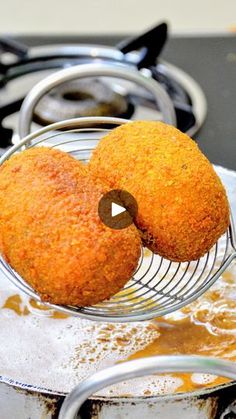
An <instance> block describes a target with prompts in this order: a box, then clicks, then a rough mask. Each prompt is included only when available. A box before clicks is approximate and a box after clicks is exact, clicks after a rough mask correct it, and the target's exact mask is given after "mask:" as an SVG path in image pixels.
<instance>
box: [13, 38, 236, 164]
mask: <svg viewBox="0 0 236 419" xmlns="http://www.w3.org/2000/svg"><path fill="white" fill-rule="evenodd" d="M124 38H125V37H122V38H121V37H118V36H109V37H108V36H103V37H99V36H98V37H94V36H92V37H88V36H87V37H82V36H81V37H80V36H73V37H71V36H46V37H45V36H31V37H29V36H21V37H18V38H16V37H15V39H18V40H20V41H22V42H24V43H25V44H26V45H28V46H36V45H45V44H54V43H90V44H104V45H116V44H117V43H118V42H119V41H121V39H124ZM162 58H163V59H165V60H167V61H169V62H170V63H172V64H174V65H177V66H179V67H181V68H182V69H183V70H185V71H186V72H188V73H189V74H190V75H191V76H192V77H193V78H194V79H195V80H196V81H197V82H198V83H199V84H200V85H201V87H202V88H203V90H204V92H205V95H206V98H207V102H208V114H207V119H206V121H205V123H204V125H203V127H202V128H201V130H200V131H199V133H198V134H197V135H195V138H196V139H197V141H198V143H199V145H200V147H201V149H202V150H203V152H204V153H205V154H206V155H207V156H208V158H209V159H210V160H211V161H212V162H213V163H215V164H219V165H222V166H225V167H227V168H230V169H234V170H236V114H235V108H236V36H234V35H229V36H221V37H218V36H206V37H205V36H204V37H186V36H185V37H170V39H169V40H168V42H167V44H166V46H165V48H164V51H163V53H162Z"/></svg>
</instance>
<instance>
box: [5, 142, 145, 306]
mask: <svg viewBox="0 0 236 419" xmlns="http://www.w3.org/2000/svg"><path fill="white" fill-rule="evenodd" d="M107 190H109V188H107V187H106V186H104V184H102V183H101V181H98V180H96V179H94V178H93V177H92V176H91V175H89V173H88V171H87V168H86V166H85V165H82V163H80V162H78V161H77V160H75V159H74V158H73V157H71V156H69V155H68V154H66V153H64V152H62V151H57V150H55V149H49V148H46V147H37V148H32V149H29V150H26V151H23V152H21V153H19V154H17V155H15V156H13V157H11V158H10V159H9V160H8V161H6V162H5V163H4V164H3V165H2V166H1V167H0V243H1V244H0V248H1V252H2V254H3V256H4V258H5V259H6V261H7V262H8V263H9V264H10V265H11V266H12V267H13V268H14V269H15V270H16V271H17V272H18V273H19V274H20V275H21V276H22V277H23V278H24V279H25V280H26V281H27V282H28V283H29V284H30V285H31V286H32V287H33V288H34V289H35V290H36V291H37V292H38V293H39V294H40V296H41V298H42V300H44V301H48V302H51V303H54V304H66V305H75V306H86V305H91V304H96V303H98V302H100V301H103V300H104V299H107V298H109V297H110V296H112V295H114V294H115V293H117V292H118V291H119V290H120V289H121V288H122V287H123V286H124V284H125V283H126V282H127V281H128V279H129V278H130V277H131V275H132V273H133V272H134V270H135V269H136V267H137V264H138V260H139V256H140V238H139V235H138V232H137V230H136V228H135V227H134V226H130V227H128V228H126V229H124V230H111V229H110V228H108V227H106V226H105V225H104V224H103V223H102V222H101V221H100V219H99V216H98V202H99V199H100V198H101V197H102V195H103V194H104V193H105V192H107Z"/></svg>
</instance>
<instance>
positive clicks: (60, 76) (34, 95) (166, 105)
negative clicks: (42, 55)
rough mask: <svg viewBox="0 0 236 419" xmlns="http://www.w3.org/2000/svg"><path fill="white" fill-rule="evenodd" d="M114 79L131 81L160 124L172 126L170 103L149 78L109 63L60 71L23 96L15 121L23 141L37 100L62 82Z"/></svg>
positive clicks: (172, 117)
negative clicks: (149, 98)
mask: <svg viewBox="0 0 236 419" xmlns="http://www.w3.org/2000/svg"><path fill="white" fill-rule="evenodd" d="M99 76H106V77H115V78H121V79H124V80H128V81H131V82H134V83H135V84H137V85H138V86H139V87H140V86H141V87H143V88H144V89H146V90H147V91H148V92H149V93H151V94H152V95H153V97H154V98H155V101H156V103H157V105H158V107H159V109H160V112H161V113H162V116H163V120H164V122H166V123H168V124H171V125H176V117H175V111H174V107H173V104H172V102H171V99H170V97H169V96H168V94H167V93H166V91H165V90H164V89H163V88H162V87H161V85H160V84H159V83H158V82H157V81H155V80H153V79H152V78H149V77H146V76H145V75H143V74H141V73H140V72H139V71H137V70H135V69H132V68H130V66H127V65H124V64H120V65H119V66H118V65H117V66H116V67H114V66H113V65H111V64H83V65H78V66H73V67H70V68H66V69H63V70H61V71H58V72H56V73H54V74H51V75H50V76H48V77H46V78H45V79H43V80H42V81H41V82H39V83H38V84H37V85H36V86H34V87H33V89H32V90H31V91H30V92H29V93H28V95H27V96H26V98H25V100H24V102H23V104H22V107H21V110H20V120H19V134H20V137H21V138H23V137H25V136H26V135H28V134H29V133H30V125H31V122H32V119H33V112H34V108H35V106H36V105H37V103H38V102H39V100H40V99H41V98H42V97H43V96H44V95H45V94H46V93H48V92H50V90H51V89H53V88H54V87H57V86H59V85H60V84H62V83H64V82H68V81H71V80H75V79H80V78H84V77H99Z"/></svg>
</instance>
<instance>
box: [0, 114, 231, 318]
mask: <svg viewBox="0 0 236 419" xmlns="http://www.w3.org/2000/svg"><path fill="white" fill-rule="evenodd" d="M123 123H128V121H126V120H122V119H117V118H99V117H98V118H79V119H74V120H70V121H63V122H59V123H56V124H52V125H50V126H48V127H44V128H42V129H41V130H40V131H37V132H36V133H32V134H30V135H29V136H28V137H26V138H25V139H23V140H21V141H20V143H19V144H18V145H15V146H13V147H12V149H11V150H9V151H7V153H5V155H4V156H2V157H1V158H0V164H2V163H3V162H4V161H5V160H6V159H8V158H9V157H10V156H11V155H12V154H14V153H16V152H18V151H19V150H22V149H23V148H29V147H37V146H39V145H47V146H48V147H53V148H59V149H62V150H64V151H67V152H68V153H70V154H73V155H75V157H76V158H78V159H79V160H83V161H87V160H88V159H89V155H90V154H91V152H92V150H93V149H94V148H95V146H96V144H97V142H98V141H99V139H100V137H101V134H103V133H106V132H108V131H109V130H108V128H107V126H108V125H109V126H111V127H113V126H117V125H121V124H123ZM58 130H60V131H58ZM85 153H87V155H86V156H85ZM235 249H236V248H235V231H234V226H233V221H232V219H231V226H230V228H229V230H228V231H227V232H226V233H225V234H224V235H223V236H222V237H221V238H220V239H219V241H218V243H216V244H215V246H213V248H212V249H211V251H210V252H209V253H208V254H206V255H205V256H203V257H202V258H200V259H199V260H198V261H193V262H185V263H176V262H171V261H169V260H166V259H164V258H162V257H160V256H158V255H156V254H153V253H152V252H151V251H149V252H148V255H145V254H144V253H145V251H144V250H143V251H142V255H141V258H140V261H139V266H138V268H137V270H136V272H135V273H134V275H133V277H132V278H131V279H130V281H129V282H128V283H127V284H126V286H125V287H124V289H123V290H122V291H121V292H120V293H118V294H116V295H115V296H114V297H112V298H111V299H110V300H108V301H104V302H102V303H100V304H97V305H95V306H91V307H72V306H56V305H54V304H49V303H44V304H45V305H46V306H48V307H50V308H54V309H57V310H61V311H62V312H64V313H67V314H72V315H75V316H80V317H83V318H87V319H90V320H101V321H109V322H127V321H138V320H148V319H151V318H154V317H159V316H163V315H166V314H168V313H170V312H173V311H175V310H178V309H180V308H181V307H183V306H185V305H187V304H189V303H190V302H192V301H194V300H195V299H196V298H198V297H199V296H200V295H201V294H203V293H204V292H205V291H206V290H207V289H208V288H209V287H210V286H211V285H212V284H213V283H214V282H215V281H216V280H217V278H219V276H220V275H221V274H222V272H224V270H225V269H226V268H227V266H228V265H229V264H230V263H231V261H232V260H233V259H234V258H235V257H236V251H235ZM0 269H1V270H2V271H3V272H4V273H5V275H6V276H7V277H8V278H9V279H10V281H11V282H12V283H13V284H14V285H16V286H17V287H18V288H19V289H20V290H21V291H23V292H25V293H26V294H28V295H30V296H31V297H32V298H34V299H36V300H37V301H40V302H41V303H43V302H42V301H41V299H40V297H39V295H38V294H37V293H36V292H35V291H34V290H33V289H32V288H31V287H30V286H29V285H28V284H27V283H26V282H25V281H24V279H23V278H21V277H20V275H18V274H17V272H15V271H14V270H13V269H12V268H11V266H10V265H9V264H8V263H7V262H6V261H5V260H4V259H3V258H0Z"/></svg>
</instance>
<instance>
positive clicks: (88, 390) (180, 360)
mask: <svg viewBox="0 0 236 419" xmlns="http://www.w3.org/2000/svg"><path fill="white" fill-rule="evenodd" d="M171 372H172V373H173V372H200V373H203V372H204V373H207V374H217V375H219V376H221V377H227V378H230V379H232V380H236V364H235V363H233V362H229V361H222V360H219V359H214V358H208V357H200V356H195V357H194V356H160V357H150V358H144V359H139V360H135V361H130V362H125V363H123V364H119V365H115V366H114V367H111V368H108V369H106V370H103V371H99V372H97V373H96V374H94V375H93V376H91V377H89V378H88V379H87V380H85V381H83V382H82V383H80V384H79V385H78V386H76V387H75V388H74V390H72V392H71V393H70V394H69V395H68V396H67V397H66V399H65V401H64V403H63V405H62V408H61V410H60V414H59V419H75V418H76V417H78V419H79V418H81V415H80V413H79V410H80V408H81V406H82V404H83V403H84V402H85V400H87V399H88V398H89V397H91V396H92V395H93V394H94V393H96V392H97V391H99V390H101V389H102V388H104V387H108V386H111V385H112V384H116V383H120V382H121V381H124V380H130V379H133V378H137V377H143V376H146V375H152V374H156V373H171ZM77 414H78V416H77Z"/></svg>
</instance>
